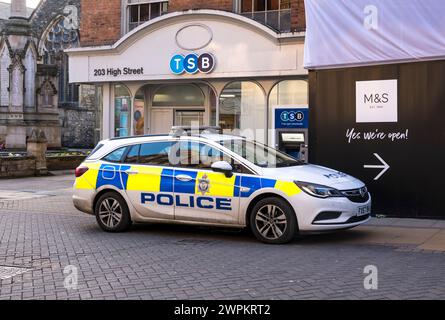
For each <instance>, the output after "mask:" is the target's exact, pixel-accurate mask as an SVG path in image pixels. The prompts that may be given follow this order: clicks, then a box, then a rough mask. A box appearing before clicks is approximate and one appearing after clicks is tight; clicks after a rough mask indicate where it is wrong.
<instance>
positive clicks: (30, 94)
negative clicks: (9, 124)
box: [25, 47, 37, 108]
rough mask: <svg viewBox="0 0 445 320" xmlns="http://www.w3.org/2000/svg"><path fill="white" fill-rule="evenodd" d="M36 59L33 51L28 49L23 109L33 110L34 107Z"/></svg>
mask: <svg viewBox="0 0 445 320" xmlns="http://www.w3.org/2000/svg"><path fill="white" fill-rule="evenodd" d="M36 69H37V66H36V58H35V54H34V50H33V49H32V48H31V47H30V48H28V51H27V52H26V55H25V88H26V91H25V107H28V108H33V107H35V105H36V99H35V97H36V79H35V75H36V71H37V70H36Z"/></svg>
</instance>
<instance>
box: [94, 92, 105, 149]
mask: <svg viewBox="0 0 445 320" xmlns="http://www.w3.org/2000/svg"><path fill="white" fill-rule="evenodd" d="M95 100H96V112H95V117H94V144H95V145H96V144H98V143H99V141H101V140H102V131H103V130H102V129H103V119H102V117H103V88H102V86H96V94H95Z"/></svg>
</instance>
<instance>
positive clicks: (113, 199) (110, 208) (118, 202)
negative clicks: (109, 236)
mask: <svg viewBox="0 0 445 320" xmlns="http://www.w3.org/2000/svg"><path fill="white" fill-rule="evenodd" d="M94 213H95V215H96V220H97V223H98V224H99V226H100V227H101V229H102V230H104V231H107V232H122V231H125V230H127V229H128V228H129V227H130V226H131V216H130V211H129V210H128V207H127V204H126V203H125V200H124V199H123V198H122V197H121V196H120V195H119V194H118V193H116V192H107V193H105V194H103V195H102V196H101V197H100V198H99V200H97V202H96V206H95V208H94Z"/></svg>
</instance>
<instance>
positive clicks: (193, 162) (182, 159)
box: [177, 141, 252, 174]
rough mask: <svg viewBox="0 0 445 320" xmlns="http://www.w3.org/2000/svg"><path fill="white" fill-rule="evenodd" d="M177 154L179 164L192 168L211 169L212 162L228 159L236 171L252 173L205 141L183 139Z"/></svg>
mask: <svg viewBox="0 0 445 320" xmlns="http://www.w3.org/2000/svg"><path fill="white" fill-rule="evenodd" d="M177 156H178V159H179V166H181V167H183V168H191V169H204V170H211V167H212V164H213V163H215V162H217V161H227V162H229V163H230V164H231V165H232V167H233V171H234V172H236V173H245V174H252V172H251V171H250V170H248V169H247V168H246V167H245V166H244V165H242V164H240V163H239V162H237V161H235V160H233V158H231V157H230V156H225V155H224V153H223V152H222V151H220V150H219V149H216V148H214V147H212V146H210V145H207V144H205V143H198V142H191V141H182V142H181V143H180V145H179V148H178V151H177Z"/></svg>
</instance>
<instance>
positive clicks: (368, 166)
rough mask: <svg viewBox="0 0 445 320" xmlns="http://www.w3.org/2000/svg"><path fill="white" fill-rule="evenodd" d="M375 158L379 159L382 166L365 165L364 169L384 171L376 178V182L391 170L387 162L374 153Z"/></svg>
mask: <svg viewBox="0 0 445 320" xmlns="http://www.w3.org/2000/svg"><path fill="white" fill-rule="evenodd" d="M374 156H375V157H376V158H377V159H379V161H380V162H381V163H382V164H381V165H364V166H363V168H365V169H382V171H381V172H380V173H379V174H378V175H377V177H375V178H374V180H376V181H377V180H379V179H380V177H381V176H383V174H384V173H385V172H386V171H388V169H389V168H390V166H389V164H387V163H386V162H385V160H383V159H382V157H381V156H379V155H378V154H377V153H374Z"/></svg>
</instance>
